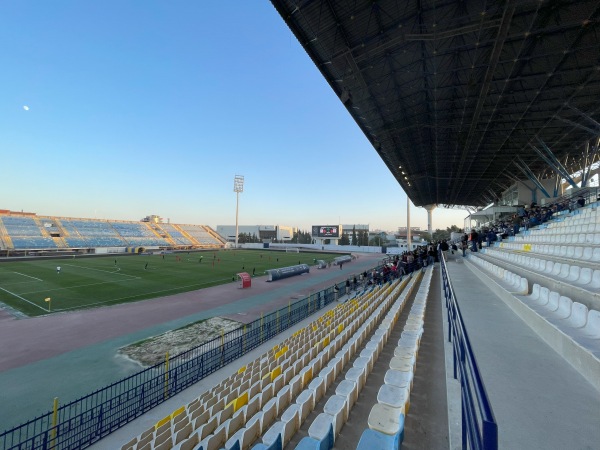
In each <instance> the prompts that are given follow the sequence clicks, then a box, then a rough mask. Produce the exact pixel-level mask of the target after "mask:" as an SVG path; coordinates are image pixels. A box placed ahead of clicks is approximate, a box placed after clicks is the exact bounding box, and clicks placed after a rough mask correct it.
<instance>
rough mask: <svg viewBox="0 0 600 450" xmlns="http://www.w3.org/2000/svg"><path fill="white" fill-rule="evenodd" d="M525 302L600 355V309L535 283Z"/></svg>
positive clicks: (582, 344) (583, 345) (579, 342)
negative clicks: (587, 305)
mask: <svg viewBox="0 0 600 450" xmlns="http://www.w3.org/2000/svg"><path fill="white" fill-rule="evenodd" d="M523 302H524V303H525V304H526V305H527V306H529V307H530V308H531V309H533V310H534V311H535V312H537V313H538V314H539V315H540V316H542V317H544V318H545V319H546V320H547V321H548V322H550V323H551V324H553V325H554V326H555V327H557V328H558V329H559V330H560V331H562V332H563V333H565V334H566V335H567V336H569V337H570V338H572V339H573V340H575V341H576V342H577V343H578V344H580V345H581V346H582V347H584V348H587V349H588V350H590V351H591V352H592V353H594V354H595V355H596V356H598V357H600V311H596V310H593V309H590V310H588V308H587V307H586V306H585V305H583V304H581V303H578V302H573V301H572V300H571V299H570V298H568V297H565V296H562V295H560V294H559V293H558V292H554V291H550V290H549V289H548V288H546V287H542V286H540V285H539V284H534V285H533V289H532V292H531V294H530V295H528V296H526V297H523Z"/></svg>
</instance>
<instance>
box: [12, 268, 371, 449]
mask: <svg viewBox="0 0 600 450" xmlns="http://www.w3.org/2000/svg"><path fill="white" fill-rule="evenodd" d="M375 270H379V267H376V268H375ZM335 286H336V285H332V286H330V287H329V288H326V289H323V290H321V291H318V292H316V293H313V294H311V295H310V296H308V297H305V298H303V299H300V300H298V301H296V302H294V303H290V304H289V305H288V306H287V307H284V308H281V309H279V310H277V311H274V312H272V313H270V314H268V315H266V316H263V317H261V318H260V319H256V320H255V321H253V322H251V323H249V324H246V325H244V326H242V327H240V328H237V329H235V330H232V331H230V332H228V333H225V334H223V335H222V336H220V337H217V338H215V339H212V340H211V341H209V342H206V343H204V344H202V345H200V346H197V347H195V348H193V349H191V350H188V351H186V352H184V353H180V354H179V355H176V356H174V357H172V358H166V359H165V361H164V362H161V363H159V364H156V365H154V366H152V367H149V368H147V369H144V370H142V371H140V372H138V373H136V374H134V375H131V376H129V377H126V378H124V379H122V380H120V381H117V382H115V383H113V384H111V385H109V386H106V387H104V388H101V389H98V390H96V391H94V392H92V393H91V394H88V395H86V396H84V397H81V398H79V399H77V400H74V401H72V402H69V403H67V404H64V405H62V406H60V407H55V409H54V410H53V411H49V412H48V413H46V414H43V415H41V416H39V417H37V418H35V419H33V420H30V421H28V422H26V423H24V424H22V425H19V426H17V427H14V428H12V429H10V430H8V431H5V432H3V433H1V434H0V449H2V450H25V449H27V450H50V449H52V450H70V449H82V448H86V447H88V446H90V445H91V444H93V443H94V442H96V441H98V440H100V439H101V438H103V437H105V436H107V435H108V434H110V433H112V432H114V431H116V430H117V429H119V428H121V427H122V426H124V425H126V424H127V423H129V422H131V421H132V420H134V419H136V418H137V417H139V416H141V415H142V414H144V413H146V412H147V411H149V410H150V409H152V408H154V407H155V406H157V405H159V404H160V403H162V402H164V401H166V400H167V399H169V398H170V397H172V396H173V395H175V394H177V393H179V392H181V391H182V390H184V389H185V388H187V387H189V386H191V385H192V384H194V383H197V382H198V381H200V380H202V379H203V378H205V377H206V376H208V375H210V374H211V373H213V372H215V371H217V370H219V369H221V368H222V367H224V366H226V365H227V364H229V363H230V362H232V361H234V360H236V359H237V358H239V357H241V356H243V355H244V354H246V353H248V352H249V351H251V350H253V349H255V348H256V347H258V346H260V345H261V344H263V343H265V342H267V341H268V340H269V339H271V338H273V337H274V336H276V335H277V334H279V333H280V332H282V331H285V330H286V329H288V328H290V327H291V326H292V325H294V324H296V323H298V322H300V321H302V320H304V319H306V318H307V317H309V316H310V315H312V314H314V313H315V312H317V311H318V310H320V309H322V308H324V307H325V306H327V305H328V304H330V303H332V302H334V301H335V300H336V298H337V296H338V295H339V296H341V295H344V294H345V293H346V285H345V282H341V283H339V284H337V287H338V292H335ZM336 294H337V295H336Z"/></svg>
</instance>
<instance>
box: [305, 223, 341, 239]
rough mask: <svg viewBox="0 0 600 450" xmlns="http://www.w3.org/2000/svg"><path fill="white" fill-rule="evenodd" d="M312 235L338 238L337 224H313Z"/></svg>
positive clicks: (338, 229) (338, 228)
mask: <svg viewBox="0 0 600 450" xmlns="http://www.w3.org/2000/svg"><path fill="white" fill-rule="evenodd" d="M312 235H313V236H317V237H327V238H338V237H340V227H339V225H313V227H312Z"/></svg>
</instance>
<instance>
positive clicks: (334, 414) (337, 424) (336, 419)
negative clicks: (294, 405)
mask: <svg viewBox="0 0 600 450" xmlns="http://www.w3.org/2000/svg"><path fill="white" fill-rule="evenodd" d="M347 411H348V408H347V406H346V398H345V397H341V396H339V395H332V396H331V397H329V399H328V400H327V402H326V403H325V406H324V407H323V413H324V414H325V415H329V416H330V417H331V419H330V420H331V423H332V424H333V432H334V436H337V435H338V434H340V431H341V430H342V427H343V426H344V423H346V420H348V416H346V412H347ZM319 417H321V414H319V416H318V417H317V418H316V419H315V420H319ZM323 419H327V418H323ZM328 420H329V419H328Z"/></svg>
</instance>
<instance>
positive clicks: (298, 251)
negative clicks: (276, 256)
mask: <svg viewBox="0 0 600 450" xmlns="http://www.w3.org/2000/svg"><path fill="white" fill-rule="evenodd" d="M285 252H286V253H300V249H299V248H287V247H286V249H285Z"/></svg>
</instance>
